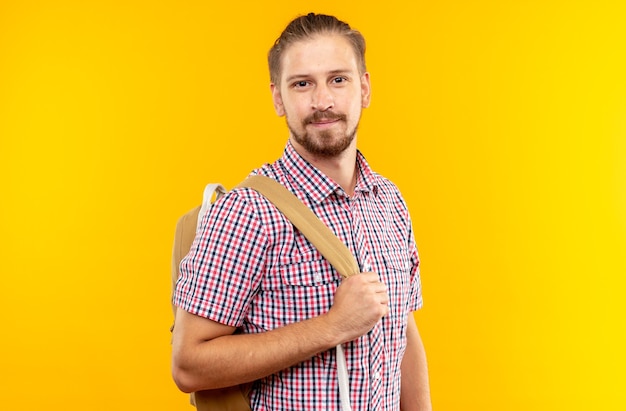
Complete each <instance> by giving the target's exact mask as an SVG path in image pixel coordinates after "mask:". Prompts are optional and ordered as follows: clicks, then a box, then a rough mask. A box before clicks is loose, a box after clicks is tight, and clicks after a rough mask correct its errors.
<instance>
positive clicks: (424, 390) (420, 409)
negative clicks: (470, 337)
mask: <svg viewBox="0 0 626 411" xmlns="http://www.w3.org/2000/svg"><path fill="white" fill-rule="evenodd" d="M406 338H407V347H406V352H405V353H404V358H403V359H402V369H401V371H402V387H401V395H400V409H401V410H402V411H431V410H432V405H431V401H430V386H429V383H428V366H427V364H426V352H425V351H424V344H423V343H422V338H421V337H420V334H419V331H418V330H417V325H416V324H415V318H413V314H412V313H411V314H409V318H408V319H407V331H406Z"/></svg>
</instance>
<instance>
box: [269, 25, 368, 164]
mask: <svg viewBox="0 0 626 411" xmlns="http://www.w3.org/2000/svg"><path fill="white" fill-rule="evenodd" d="M281 67H282V74H281V80H280V84H272V85H271V89H272V97H273V100H274V107H275V109H276V113H277V114H278V115H279V116H283V115H284V116H285V117H286V119H287V126H288V127H289V132H290V137H291V138H292V139H293V140H295V142H296V143H298V144H299V145H300V146H302V147H303V148H304V149H305V150H306V151H307V152H309V153H310V154H312V155H315V156H317V157H324V158H328V157H334V156H337V155H339V154H341V153H342V152H343V151H344V150H345V149H346V148H348V147H349V146H350V145H351V144H352V143H353V141H354V138H355V137H356V130H357V126H358V124H359V119H360V117H361V109H362V108H365V107H367V106H368V105H369V99H370V84H369V74H368V73H365V74H363V75H360V74H359V70H358V65H357V59H356V56H355V53H354V50H353V48H352V46H351V45H350V43H349V42H348V40H346V39H345V38H344V37H342V36H339V35H331V34H328V35H318V36H316V37H313V38H312V39H309V40H305V41H301V42H298V43H294V44H292V45H291V46H290V47H289V48H288V49H287V50H285V53H284V54H283V57H282V65H281Z"/></svg>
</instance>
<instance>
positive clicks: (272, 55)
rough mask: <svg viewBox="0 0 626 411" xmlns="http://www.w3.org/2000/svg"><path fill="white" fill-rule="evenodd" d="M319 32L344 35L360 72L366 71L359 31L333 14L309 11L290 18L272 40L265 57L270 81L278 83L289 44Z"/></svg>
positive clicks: (363, 49)
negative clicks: (289, 21) (283, 28)
mask: <svg viewBox="0 0 626 411" xmlns="http://www.w3.org/2000/svg"><path fill="white" fill-rule="evenodd" d="M320 34H339V35H341V36H344V37H345V38H346V40H348V42H349V43H350V45H351V46H352V49H353V50H354V54H355V55H356V58H357V62H358V67H359V72H360V74H363V73H365V72H366V71H367V69H366V67H365V39H364V38H363V36H362V35H361V33H359V32H358V31H356V30H353V29H352V28H350V26H349V25H348V23H344V22H343V21H341V20H339V19H337V18H336V17H334V16H327V15H324V14H315V13H309V14H307V15H306V16H300V17H297V18H296V19H294V20H292V21H291V23H289V24H288V25H287V27H285V30H283V32H282V33H281V35H280V37H279V38H278V39H276V41H275V42H274V45H273V46H272V48H271V49H270V51H269V54H268V58H267V59H268V63H269V67H270V81H271V82H272V83H274V84H280V76H281V72H282V70H281V69H282V67H281V63H282V61H281V60H282V56H283V53H284V52H285V50H287V48H289V46H291V45H292V44H294V43H296V42H299V41H303V40H310V39H311V38H312V37H315V36H317V35H320Z"/></svg>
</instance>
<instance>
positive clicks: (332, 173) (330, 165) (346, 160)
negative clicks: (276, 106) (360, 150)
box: [291, 139, 357, 196]
mask: <svg viewBox="0 0 626 411" xmlns="http://www.w3.org/2000/svg"><path fill="white" fill-rule="evenodd" d="M291 143H292V145H293V147H294V149H295V150H296V152H298V154H300V155H301V156H302V158H304V159H305V160H306V161H308V162H309V163H311V164H312V165H313V166H315V167H316V168H318V169H319V170H320V171H321V172H322V173H324V174H325V175H326V176H328V177H329V178H331V179H332V180H333V181H334V182H336V183H337V184H339V186H340V187H341V188H343V190H344V191H345V192H346V193H347V194H348V195H349V196H352V194H354V188H355V187H356V180H357V171H356V170H357V167H356V139H354V141H352V144H351V145H350V147H348V148H347V149H346V150H344V151H343V152H342V153H341V154H339V155H337V156H334V157H320V156H316V155H314V154H311V153H309V152H308V151H307V150H305V149H304V147H302V146H301V145H300V144H298V143H297V142H295V141H293V139H292V140H291Z"/></svg>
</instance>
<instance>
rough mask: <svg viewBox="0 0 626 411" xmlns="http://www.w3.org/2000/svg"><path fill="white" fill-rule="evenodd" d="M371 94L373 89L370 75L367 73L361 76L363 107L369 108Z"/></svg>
mask: <svg viewBox="0 0 626 411" xmlns="http://www.w3.org/2000/svg"><path fill="white" fill-rule="evenodd" d="M371 93H372V89H371V88H370V73H368V72H365V73H363V75H362V76H361V107H363V108H368V107H369V105H370V97H371Z"/></svg>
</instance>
